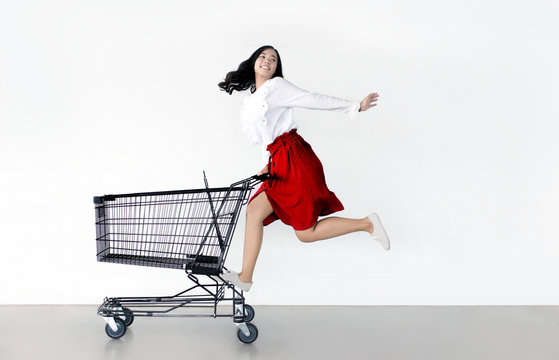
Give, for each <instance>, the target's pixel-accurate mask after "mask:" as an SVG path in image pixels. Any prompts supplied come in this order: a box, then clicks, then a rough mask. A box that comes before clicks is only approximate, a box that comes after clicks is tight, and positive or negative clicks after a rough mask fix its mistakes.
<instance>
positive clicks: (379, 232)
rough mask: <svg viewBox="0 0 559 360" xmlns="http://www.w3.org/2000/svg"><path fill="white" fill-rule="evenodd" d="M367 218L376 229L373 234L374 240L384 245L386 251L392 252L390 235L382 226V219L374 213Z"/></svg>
mask: <svg viewBox="0 0 559 360" xmlns="http://www.w3.org/2000/svg"><path fill="white" fill-rule="evenodd" d="M367 217H368V218H369V220H371V222H372V223H373V227H374V229H373V232H372V234H371V236H372V237H373V239H375V240H376V241H378V242H379V243H380V244H381V245H382V247H383V248H384V250H390V240H389V239H388V235H387V234H386V231H384V227H383V226H382V223H381V222H380V218H379V217H378V215H377V213H372V214H371V215H369V216H367Z"/></svg>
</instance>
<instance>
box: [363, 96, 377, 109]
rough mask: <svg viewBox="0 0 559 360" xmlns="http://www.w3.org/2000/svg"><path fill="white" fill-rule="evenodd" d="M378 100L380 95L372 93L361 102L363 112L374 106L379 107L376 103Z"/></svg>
mask: <svg viewBox="0 0 559 360" xmlns="http://www.w3.org/2000/svg"><path fill="white" fill-rule="evenodd" d="M377 100H378V93H370V94H369V95H367V96H366V97H365V99H363V101H362V102H361V111H365V110H368V109H370V108H372V107H373V106H377V104H376V102H377Z"/></svg>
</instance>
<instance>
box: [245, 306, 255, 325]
mask: <svg viewBox="0 0 559 360" xmlns="http://www.w3.org/2000/svg"><path fill="white" fill-rule="evenodd" d="M252 319H254V308H253V307H252V306H250V305H245V322H251V321H252Z"/></svg>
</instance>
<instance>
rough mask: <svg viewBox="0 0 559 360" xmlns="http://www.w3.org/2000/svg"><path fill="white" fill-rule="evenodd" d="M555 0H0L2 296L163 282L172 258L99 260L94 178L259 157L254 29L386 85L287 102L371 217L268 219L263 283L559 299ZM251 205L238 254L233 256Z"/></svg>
mask: <svg viewBox="0 0 559 360" xmlns="http://www.w3.org/2000/svg"><path fill="white" fill-rule="evenodd" d="M558 7H559V6H558V5H557V3H556V2H553V1H536V2H531V3H530V4H528V3H526V2H521V1H512V2H510V1H504V0H501V1H450V2H449V1H442V0H441V1H436V0H427V1H422V2H416V1H411V0H400V1H356V0H347V1H343V2H342V1H336V2H333V1H324V0H320V1H282V2H278V1H276V2H257V1H211V2H210V1H208V2H202V1H196V2H194V1H192V2H184V1H162V2H157V3H156V2H148V1H125V0H117V1H90V2H75V1H61V0H57V1H51V2H42V1H18V2H7V1H5V2H2V3H1V4H0V119H1V130H0V131H1V132H0V151H1V152H0V156H1V158H0V160H1V169H2V175H1V176H0V188H1V190H0V191H1V194H0V195H1V196H0V199H1V206H0V221H1V227H2V231H1V233H0V239H1V244H2V245H1V251H0V274H1V275H0V276H1V283H2V286H1V287H0V303H2V304H16V303H17V304H19V303H24V304H25V303H98V302H100V301H101V300H102V298H103V297H104V296H106V295H111V296H116V295H119V296H125V295H158V294H171V293H173V292H175V291H176V290H179V289H180V288H181V287H183V286H185V285H186V283H187V281H186V279H185V276H184V274H183V273H182V272H180V271H174V270H158V269H152V268H143V267H134V266H125V265H113V264H104V263H97V262H96V261H95V227H94V222H93V220H94V218H93V216H94V212H93V202H92V197H93V196H94V195H103V194H106V193H120V192H134V191H151V190H167V189H177V188H179V189H180V188H198V187H200V186H202V184H203V182H202V170H206V172H207V174H208V177H209V181H210V184H211V185H214V186H223V185H227V184H229V183H231V182H233V181H236V180H239V179H242V178H244V177H246V176H249V175H251V174H253V173H255V172H256V171H257V170H259V169H260V167H261V164H260V154H259V151H258V149H257V148H255V147H253V146H252V145H250V144H249V142H248V140H247V139H246V138H245V136H244V134H243V133H242V132H241V129H240V126H239V123H238V112H239V107H240V104H241V102H242V99H243V96H244V94H236V95H234V96H228V95H226V94H225V93H223V92H220V91H218V88H217V83H218V82H219V81H220V80H221V79H222V78H223V77H224V76H225V74H226V73H227V72H228V71H230V70H233V69H234V68H236V66H237V65H238V64H239V63H240V62H241V61H242V60H244V59H246V58H247V57H248V56H249V55H250V54H251V53H252V51H254V50H255V49H256V48H258V47H259V46H260V45H263V44H272V45H274V46H276V47H277V48H278V49H279V51H280V54H281V56H282V59H283V65H284V75H285V77H286V78H287V79H289V80H290V81H292V82H294V83H295V84H296V85H298V86H300V87H302V88H305V89H308V90H314V91H318V92H322V93H326V94H329V95H334V96H338V97H343V98H348V99H355V100H361V99H362V98H363V97H364V96H365V95H366V94H367V93H368V92H371V91H376V92H379V93H380V101H379V106H378V107H377V108H375V109H373V110H371V111H369V112H366V113H363V114H360V115H359V116H358V117H357V118H356V119H354V120H350V119H348V118H347V117H346V116H345V115H343V114H341V113H332V112H317V111H308V110H296V117H297V120H298V123H299V125H300V133H301V134H302V135H303V136H304V137H305V138H306V140H307V141H309V142H310V143H311V144H312V145H313V147H314V149H315V151H316V152H317V153H318V155H319V157H320V158H321V160H322V162H323V164H324V166H325V171H326V177H327V181H328V184H329V186H330V188H331V189H332V190H333V191H334V192H336V194H337V195H338V196H339V198H340V199H341V200H342V202H343V203H344V205H345V207H346V210H345V211H344V212H342V213H340V215H344V216H348V217H362V216H365V215H366V214H368V213H369V212H370V211H371V210H377V211H378V212H379V213H380V214H381V217H382V219H383V222H384V224H385V226H386V228H387V230H388V231H389V234H390V236H391V240H392V242H393V250H391V251H390V252H384V251H383V250H382V249H381V248H380V246H378V245H377V244H374V243H372V241H371V240H370V239H369V238H368V237H367V235H366V234H353V235H349V236H345V237H343V238H340V239H335V240H329V241H325V242H321V243H315V244H302V243H299V242H298V240H297V239H296V238H295V236H294V235H293V232H292V230H291V229H290V228H287V227H285V226H284V225H282V224H280V223H275V224H273V225H271V226H270V227H268V228H266V230H265V243H264V246H263V250H262V253H261V257H260V259H259V263H258V266H257V272H256V276H255V286H254V288H253V290H252V291H251V292H250V293H249V294H248V295H249V296H248V299H249V301H250V302H251V303H253V304H557V303H558V302H559V288H558V287H557V282H558V280H559V272H558V270H559V261H558V256H559V243H558V241H557V240H559V236H558V235H559V230H558V228H557V226H556V219H557V217H558V215H559V210H558V205H557V204H559V186H558V184H559V171H558V167H557V159H558V158H559V147H558V145H557V141H556V138H557V134H558V130H559V126H558V125H557V120H558V119H559V117H558V115H559V111H558V100H559V97H558V95H559V74H558V68H557V63H559V49H558V45H557V44H558V43H557V39H556V37H555V36H554V35H552V34H555V33H557V31H558V30H559V25H557V22H556V19H557V16H558V15H559V11H558V10H559V9H558ZM243 226H244V221H241V222H240V223H239V226H238V230H237V232H236V234H235V237H234V240H233V244H232V246H231V251H230V256H229V258H228V261H227V264H228V265H229V267H231V268H239V265H240V263H241V251H242V240H243V239H242V236H243Z"/></svg>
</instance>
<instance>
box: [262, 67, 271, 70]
mask: <svg viewBox="0 0 559 360" xmlns="http://www.w3.org/2000/svg"><path fill="white" fill-rule="evenodd" d="M260 68H261V69H264V70H270V68H269V67H266V66H261V67H260Z"/></svg>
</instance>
